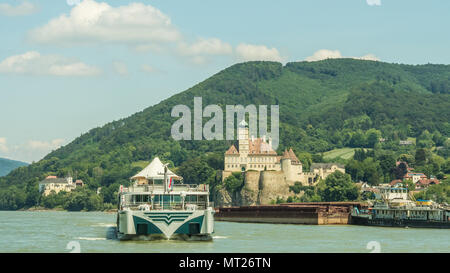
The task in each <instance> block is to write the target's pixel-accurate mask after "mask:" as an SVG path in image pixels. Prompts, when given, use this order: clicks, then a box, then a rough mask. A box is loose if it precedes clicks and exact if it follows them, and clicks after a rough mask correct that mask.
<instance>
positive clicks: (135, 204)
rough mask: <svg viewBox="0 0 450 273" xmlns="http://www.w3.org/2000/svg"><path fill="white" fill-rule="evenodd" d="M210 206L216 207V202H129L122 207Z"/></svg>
mask: <svg viewBox="0 0 450 273" xmlns="http://www.w3.org/2000/svg"><path fill="white" fill-rule="evenodd" d="M208 207H214V202H205V201H200V202H185V203H184V205H183V203H181V202H170V203H154V204H153V205H152V203H150V202H129V203H126V204H123V205H122V208H128V209H130V210H144V211H152V210H204V209H207V208H208Z"/></svg>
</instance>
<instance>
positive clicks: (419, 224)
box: [351, 216, 450, 228]
mask: <svg viewBox="0 0 450 273" xmlns="http://www.w3.org/2000/svg"><path fill="white" fill-rule="evenodd" d="M351 223H352V224H353V225H362V226H379V227H408V228H450V222H444V221H430V220H428V221H426V220H412V219H370V218H368V217H362V216H352V217H351Z"/></svg>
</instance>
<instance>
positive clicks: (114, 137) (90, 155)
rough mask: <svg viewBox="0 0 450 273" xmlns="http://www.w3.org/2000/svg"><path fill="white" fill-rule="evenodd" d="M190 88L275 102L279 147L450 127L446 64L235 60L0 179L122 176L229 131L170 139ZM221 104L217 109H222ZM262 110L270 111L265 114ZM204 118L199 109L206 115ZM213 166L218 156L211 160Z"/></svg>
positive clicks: (350, 143)
mask: <svg viewBox="0 0 450 273" xmlns="http://www.w3.org/2000/svg"><path fill="white" fill-rule="evenodd" d="M195 96H200V97H202V98H203V106H206V105H209V104H218V105H220V106H222V107H223V109H224V106H225V105H236V104H242V105H244V106H245V105H249V104H255V105H261V104H262V105H273V104H278V105H280V123H281V124H280V127H281V128H280V138H281V139H280V146H279V148H278V149H279V151H281V150H284V149H285V148H286V147H293V148H294V151H296V152H297V153H298V152H303V151H307V152H311V153H320V152H325V151H328V150H332V149H335V148H343V147H352V148H356V147H370V143H369V144H368V143H367V141H365V142H364V141H361V140H360V139H359V138H360V135H363V134H365V133H367V132H368V130H370V129H372V130H373V129H377V130H379V131H380V132H381V135H382V137H384V138H387V139H389V140H396V141H397V142H398V139H406V138H407V137H417V136H419V135H420V134H421V133H422V132H424V131H425V130H427V131H429V132H431V133H434V134H440V135H442V136H444V137H445V136H446V137H448V136H450V124H449V121H450V66H449V65H415V66H413V65H400V64H389V63H382V62H374V61H362V60H354V59H333V60H324V61H319V62H296V63H288V64H286V65H285V66H283V65H282V64H280V63H276V62H248V63H241V64H236V65H233V66H231V67H229V68H227V69H225V70H223V71H221V72H219V73H217V74H216V75H214V76H212V77H210V78H209V79H206V80H205V81H203V82H201V83H199V84H197V85H195V86H193V87H192V88H190V89H188V90H186V91H184V92H181V93H179V94H177V95H174V96H172V97H171V98H168V99H166V100H164V101H162V102H160V103H159V104H157V105H154V106H151V107H149V108H147V109H145V110H143V111H141V112H138V113H136V114H134V115H132V116H130V117H128V118H124V119H121V120H118V121H114V122H111V123H108V124H106V125H104V126H103V127H101V128H95V129H92V130H90V131H89V132H87V133H85V134H83V135H82V136H81V137H79V138H77V139H75V140H74V141H72V142H71V143H70V144H68V145H66V146H64V147H61V148H60V149H58V150H56V151H54V152H52V153H50V154H48V155H47V156H46V157H45V158H44V159H43V160H41V161H39V162H37V163H34V164H32V165H30V166H28V167H27V168H21V169H18V170H15V171H13V172H12V173H11V174H9V175H8V176H6V177H4V178H1V179H0V189H1V188H2V187H3V188H5V187H8V186H9V185H15V186H16V187H19V188H21V187H25V185H28V186H29V185H31V184H33V183H34V184H35V183H36V182H37V181H39V180H40V179H42V178H44V177H45V176H46V175H48V174H55V175H59V176H63V175H66V174H67V173H69V172H70V173H75V174H76V175H77V178H81V179H83V180H84V181H85V182H86V183H87V184H88V186H89V187H91V188H92V189H95V188H96V187H98V186H102V187H108V186H110V185H112V184H115V185H117V184H119V183H128V178H129V177H130V176H131V175H133V174H134V173H135V172H137V171H138V170H140V169H141V167H140V166H139V164H136V163H135V162H139V161H148V160H150V159H151V158H152V157H154V156H156V155H158V156H160V158H161V159H162V160H165V161H169V162H172V163H173V165H174V166H179V165H180V164H181V163H183V162H185V161H187V160H190V159H192V158H195V157H197V156H199V155H202V154H204V153H207V152H216V153H217V154H218V155H220V154H222V153H223V152H224V151H225V150H226V149H227V148H228V147H229V145H230V143H231V142H229V141H179V142H177V141H174V140H173V139H172V138H171V136H170V130H171V126H172V124H173V122H174V121H175V120H177V119H176V118H172V117H171V115H170V114H171V109H172V108H173V107H174V106H175V105H178V104H185V105H187V106H189V107H190V108H191V111H193V100H194V97H195ZM224 112H225V111H224ZM269 120H270V117H269ZM205 121H206V119H205ZM218 166H220V163H219V164H218Z"/></svg>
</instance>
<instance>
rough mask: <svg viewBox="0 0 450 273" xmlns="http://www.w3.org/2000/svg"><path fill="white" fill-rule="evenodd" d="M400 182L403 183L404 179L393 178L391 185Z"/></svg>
mask: <svg viewBox="0 0 450 273" xmlns="http://www.w3.org/2000/svg"><path fill="white" fill-rule="evenodd" d="M398 183H402V180H401V179H395V180H392V181H391V183H389V185H391V186H395V185H397V184H398Z"/></svg>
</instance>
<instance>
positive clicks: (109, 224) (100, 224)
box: [92, 223, 116, 228]
mask: <svg viewBox="0 0 450 273" xmlns="http://www.w3.org/2000/svg"><path fill="white" fill-rule="evenodd" d="M115 226H116V224H111V223H98V224H95V225H92V227H108V228H109V227H115Z"/></svg>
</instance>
